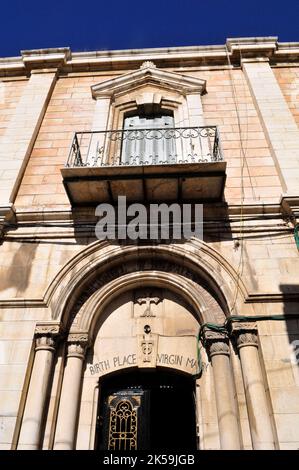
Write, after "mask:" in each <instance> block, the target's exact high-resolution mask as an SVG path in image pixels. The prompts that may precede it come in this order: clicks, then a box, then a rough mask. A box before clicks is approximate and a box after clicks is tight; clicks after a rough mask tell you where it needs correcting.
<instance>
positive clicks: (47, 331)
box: [34, 322, 61, 351]
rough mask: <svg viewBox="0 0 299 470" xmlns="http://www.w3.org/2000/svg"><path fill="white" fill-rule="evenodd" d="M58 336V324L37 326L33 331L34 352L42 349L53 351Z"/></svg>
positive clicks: (47, 323) (51, 323) (59, 331)
mask: <svg viewBox="0 0 299 470" xmlns="http://www.w3.org/2000/svg"><path fill="white" fill-rule="evenodd" d="M60 334H61V326H60V324H59V323H54V322H45V323H39V324H37V325H36V327H35V331H34V335H35V351H40V350H42V349H44V350H48V351H54V350H55V347H56V344H57V339H58V337H59V335H60Z"/></svg>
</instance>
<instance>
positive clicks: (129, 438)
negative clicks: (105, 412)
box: [108, 396, 140, 450]
mask: <svg viewBox="0 0 299 470" xmlns="http://www.w3.org/2000/svg"><path fill="white" fill-rule="evenodd" d="M108 404H109V408H110V420H109V437H108V449H109V450H137V432H138V407H139V406H140V397H138V396H136V397H133V396H132V397H128V396H126V397H119V396H111V397H109V401H108Z"/></svg>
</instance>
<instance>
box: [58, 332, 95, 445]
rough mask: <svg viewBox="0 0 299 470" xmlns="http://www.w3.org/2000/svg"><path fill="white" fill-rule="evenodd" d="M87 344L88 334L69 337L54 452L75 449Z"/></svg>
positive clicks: (73, 334) (75, 334)
mask: <svg viewBox="0 0 299 470" xmlns="http://www.w3.org/2000/svg"><path fill="white" fill-rule="evenodd" d="M87 343H88V334H87V333H72V334H70V335H69V336H68V340H67V359H66V366H65V369H64V375H63V382H62V389H61V395H60V403H59V410H58V418H57V424H56V433H55V440H54V447H53V448H54V450H72V449H74V447H75V437H76V431H77V421H78V412H79V406H80V396H81V386H82V367H83V362H84V358H85V352H86V347H87Z"/></svg>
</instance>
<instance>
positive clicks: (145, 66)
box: [140, 60, 157, 69]
mask: <svg viewBox="0 0 299 470" xmlns="http://www.w3.org/2000/svg"><path fill="white" fill-rule="evenodd" d="M156 67H157V66H156V65H155V64H154V62H152V61H151V60H145V61H144V62H143V63H142V64H141V65H140V68H141V69H155V68H156Z"/></svg>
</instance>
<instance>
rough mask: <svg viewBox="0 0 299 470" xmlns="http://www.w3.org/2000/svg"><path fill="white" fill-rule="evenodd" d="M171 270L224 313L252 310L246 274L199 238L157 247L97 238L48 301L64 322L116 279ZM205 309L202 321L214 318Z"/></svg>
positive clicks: (59, 279)
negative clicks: (198, 287)
mask: <svg viewBox="0 0 299 470" xmlns="http://www.w3.org/2000/svg"><path fill="white" fill-rule="evenodd" d="M149 263H150V264H149ZM159 263H160V264H159ZM161 264H163V265H164V269H161ZM134 266H135V268H134ZM128 267H130V270H129V269H128ZM171 269H172V270H173V271H174V272H175V273H176V274H177V275H181V276H183V278H185V279H186V281H187V282H189V283H191V282H196V283H197V284H198V285H202V286H204V288H205V289H206V291H207V292H209V293H210V295H211V296H212V298H213V297H214V299H217V303H218V304H219V305H220V307H221V309H222V311H223V312H224V314H225V315H229V314H230V313H231V310H232V307H233V306H235V310H234V314H238V312H242V313H244V311H245V307H246V312H249V311H250V304H245V301H246V299H247V298H248V293H247V290H246V286H245V284H244V283H243V281H242V278H238V275H237V273H236V271H235V270H234V268H233V267H232V266H231V265H230V264H229V263H228V262H227V260H226V259H225V258H223V256H222V255H220V254H219V253H218V252H217V251H216V250H214V249H213V248H211V247H210V246H209V245H207V244H206V243H204V242H202V241H199V240H190V241H189V242H187V243H185V244H183V245H179V244H178V245H159V246H153V245H149V246H134V245H127V246H120V245H113V244H111V243H109V242H106V241H105V242H100V241H96V242H94V243H93V244H91V245H89V246H88V247H87V248H86V249H84V250H82V251H81V252H80V253H79V254H77V255H76V256H75V257H74V258H72V259H71V260H70V261H69V262H68V263H67V264H66V266H65V267H64V268H63V269H62V270H61V271H60V272H59V273H58V274H57V276H56V278H55V279H54V280H53V282H52V283H51V285H50V286H49V287H48V289H47V292H46V294H45V301H46V302H47V304H48V305H49V308H50V311H51V316H52V319H53V320H56V321H61V322H62V323H63V324H64V325H66V324H69V323H70V316H71V314H72V313H73V317H74V316H75V315H76V313H77V312H78V311H79V310H80V308H81V307H82V305H83V304H84V303H85V302H86V300H87V298H88V297H90V296H92V295H93V293H94V292H95V291H97V290H98V289H100V288H102V287H103V286H104V285H105V284H108V283H109V282H111V281H113V280H114V279H116V278H118V277H120V276H122V275H126V274H129V273H132V272H139V273H140V272H143V271H149V270H152V271H162V272H167V270H168V271H170V270H171ZM191 304H192V302H191ZM201 312H202V313H201V315H202V317H201V320H202V321H207V320H209V321H211V318H210V317H207V315H205V314H204V313H203V310H201ZM214 320H215V319H214Z"/></svg>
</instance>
